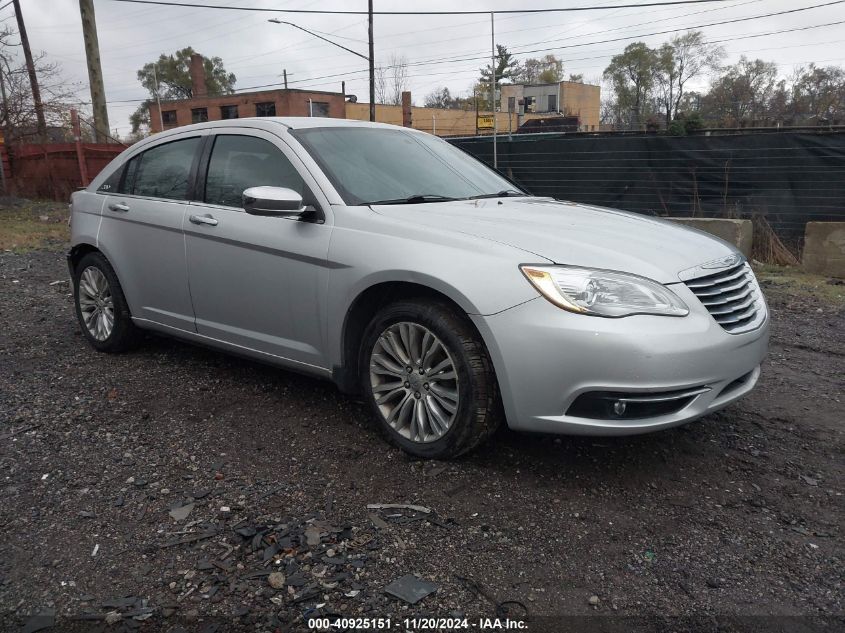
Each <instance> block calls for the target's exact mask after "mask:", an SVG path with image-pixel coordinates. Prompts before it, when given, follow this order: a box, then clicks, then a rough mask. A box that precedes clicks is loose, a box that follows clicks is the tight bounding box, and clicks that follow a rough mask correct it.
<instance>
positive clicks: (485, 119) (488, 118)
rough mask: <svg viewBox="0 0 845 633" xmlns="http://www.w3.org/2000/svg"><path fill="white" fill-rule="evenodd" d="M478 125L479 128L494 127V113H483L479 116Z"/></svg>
mask: <svg viewBox="0 0 845 633" xmlns="http://www.w3.org/2000/svg"><path fill="white" fill-rule="evenodd" d="M476 126H477V127H478V129H479V130H492V129H493V115H492V114H481V115H479V116H478V121H477V122H476Z"/></svg>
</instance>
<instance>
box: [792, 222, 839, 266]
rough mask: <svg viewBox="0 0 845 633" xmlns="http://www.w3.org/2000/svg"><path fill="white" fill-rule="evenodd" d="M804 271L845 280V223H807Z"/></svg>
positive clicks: (803, 260) (803, 259)
mask: <svg viewBox="0 0 845 633" xmlns="http://www.w3.org/2000/svg"><path fill="white" fill-rule="evenodd" d="M801 263H802V264H803V265H804V270H806V271H807V272H810V273H816V274H818V275H825V276H827V277H839V278H842V279H845V222H807V227H806V228H805V229H804V253H803V258H802V262H801Z"/></svg>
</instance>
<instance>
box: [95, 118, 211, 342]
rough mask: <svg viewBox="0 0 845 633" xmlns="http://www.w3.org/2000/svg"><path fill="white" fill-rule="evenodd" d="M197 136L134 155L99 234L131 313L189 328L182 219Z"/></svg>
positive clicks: (191, 323)
mask: <svg viewBox="0 0 845 633" xmlns="http://www.w3.org/2000/svg"><path fill="white" fill-rule="evenodd" d="M201 140H202V136H201V135H199V134H197V133H196V132H194V133H193V134H191V135H188V136H184V137H181V138H177V139H175V140H167V141H165V142H162V143H160V144H157V145H154V146H152V147H150V148H149V149H145V150H144V151H143V152H141V153H139V154H137V155H135V156H133V157H132V158H131V159H130V160H129V161H128V162H127V163H126V166H125V168H124V170H123V173H122V175H121V178H120V181H119V184H118V187H117V192H114V193H110V194H109V195H108V197H107V199H106V203H105V206H104V208H103V219H102V223H101V225H100V231H99V237H98V244H99V245H100V248H101V249H102V250H103V252H104V253H105V255H106V257H108V259H109V261H110V262H111V264H112V267H113V268H114V269H115V272H116V273H117V276H118V278H119V279H120V283H121V286H122V287H123V292H124V294H125V295H126V300H127V302H128V303H129V309H130V310H131V312H132V316H133V317H135V318H139V319H144V320H146V321H149V322H151V323H158V324H162V325H166V326H169V327H174V328H179V329H181V330H188V331H191V332H193V331H194V311H193V306H192V305H191V295H190V292H189V290H188V273H187V266H186V262H185V239H184V235H183V233H182V222H183V218H184V215H185V211H186V208H187V203H186V201H187V199H188V197H189V195H190V189H191V184H192V172H193V173H195V172H196V168H197V165H198V164H199V154H200V149H201Z"/></svg>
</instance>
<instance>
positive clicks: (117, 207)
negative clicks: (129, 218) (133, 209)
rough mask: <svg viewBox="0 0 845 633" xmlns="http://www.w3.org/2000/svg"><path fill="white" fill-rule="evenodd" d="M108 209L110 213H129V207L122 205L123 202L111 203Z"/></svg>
mask: <svg viewBox="0 0 845 633" xmlns="http://www.w3.org/2000/svg"><path fill="white" fill-rule="evenodd" d="M109 209H110V210H112V211H122V212H123V213H126V212H127V211H129V205H128V204H124V203H123V202H112V203H111V204H110V205H109Z"/></svg>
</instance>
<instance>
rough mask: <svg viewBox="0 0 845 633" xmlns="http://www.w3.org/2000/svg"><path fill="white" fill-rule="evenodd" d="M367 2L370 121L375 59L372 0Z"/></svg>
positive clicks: (373, 108)
mask: <svg viewBox="0 0 845 633" xmlns="http://www.w3.org/2000/svg"><path fill="white" fill-rule="evenodd" d="M368 3H369V16H368V19H369V28H368V34H369V40H370V121H375V120H376V59H375V53H374V52H373V49H374V47H373V0H368Z"/></svg>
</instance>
